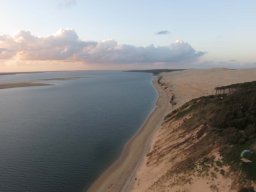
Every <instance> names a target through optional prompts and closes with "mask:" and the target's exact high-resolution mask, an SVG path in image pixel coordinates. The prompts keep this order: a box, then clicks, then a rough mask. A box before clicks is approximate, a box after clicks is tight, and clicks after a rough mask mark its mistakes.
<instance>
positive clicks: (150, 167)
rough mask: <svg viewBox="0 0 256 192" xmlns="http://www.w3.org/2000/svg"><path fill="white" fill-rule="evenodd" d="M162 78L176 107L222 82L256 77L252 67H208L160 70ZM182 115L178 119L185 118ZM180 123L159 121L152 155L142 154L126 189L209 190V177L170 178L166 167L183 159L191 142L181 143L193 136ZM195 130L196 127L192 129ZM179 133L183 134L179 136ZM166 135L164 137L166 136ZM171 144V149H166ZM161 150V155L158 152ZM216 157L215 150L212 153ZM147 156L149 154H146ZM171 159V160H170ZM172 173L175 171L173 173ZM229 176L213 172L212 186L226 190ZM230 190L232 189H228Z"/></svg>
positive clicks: (209, 92) (255, 78)
mask: <svg viewBox="0 0 256 192" xmlns="http://www.w3.org/2000/svg"><path fill="white" fill-rule="evenodd" d="M161 75H162V76H163V81H164V82H165V84H166V85H167V86H168V88H169V89H171V91H172V93H173V94H175V102H176V103H177V105H176V107H179V106H181V105H182V104H184V103H186V102H187V101H190V100H191V99H194V98H197V97H200V96H206V95H210V94H214V93H215V90H214V88H215V87H217V86H222V85H229V84H234V83H242V82H249V81H255V80H256V69H239V70H229V69H208V70H186V71H181V72H172V73H163V74H161ZM187 118H190V117H185V118H184V119H183V120H182V121H186V119H187ZM181 123H182V122H179V121H176V122H175V121H174V122H172V123H163V124H162V126H160V127H158V128H157V131H156V132H155V133H154V136H153V137H152V140H151V141H152V142H151V146H150V148H151V149H150V151H151V152H152V155H149V154H148V155H147V156H144V158H143V162H142V163H141V166H140V167H139V168H138V169H137V171H136V175H135V176H134V179H133V181H134V182H133V183H131V185H133V186H132V187H131V189H130V190H129V191H134V192H135V191H136V192H143V191H190V192H197V191H204V192H208V191H209V192H210V191H212V190H213V189H212V186H213V185H212V184H213V183H212V180H211V178H210V177H205V178H201V177H196V176H194V177H192V179H191V180H189V181H186V179H185V178H189V177H190V174H191V173H190V174H189V175H186V174H180V175H178V176H177V177H176V176H175V177H172V176H171V177H170V175H171V173H170V172H169V173H168V176H167V175H166V174H167V170H168V169H170V170H171V169H173V168H177V167H178V166H179V165H180V163H181V162H182V161H184V160H185V159H186V155H184V154H186V153H187V152H185V149H186V148H188V147H189V146H191V145H192V144H193V142H185V140H186V139H190V137H193V135H194V134H196V132H191V133H190V134H189V135H184V133H183V131H182V129H180V128H179V125H180V124H181ZM196 131H198V129H196ZM181 135H184V136H182V137H180V136H181ZM167 136H168V137H167ZM177 144H178V145H179V146H180V147H177V148H176V147H175V148H173V149H172V150H171V152H170V151H169V152H167V151H166V150H167V149H168V150H169V149H171V148H172V147H171V146H176V145H177ZM162 152H164V156H162V157H160V154H161V153H162ZM212 153H213V154H214V155H215V156H217V157H218V154H216V151H213V152H212ZM149 156H151V157H149ZM170 159H171V161H170ZM174 175H175V173H174ZM232 185H233V183H232V180H230V178H226V177H223V176H222V175H221V174H216V179H215V180H214V186H218V189H219V190H220V191H230V190H229V188H230V186H232ZM231 191H232V190H231ZM235 191H237V190H236V189H235Z"/></svg>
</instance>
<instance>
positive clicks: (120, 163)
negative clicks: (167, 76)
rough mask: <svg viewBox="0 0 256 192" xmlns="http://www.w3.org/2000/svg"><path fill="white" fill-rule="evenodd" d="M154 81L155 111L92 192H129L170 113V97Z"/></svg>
mask: <svg viewBox="0 0 256 192" xmlns="http://www.w3.org/2000/svg"><path fill="white" fill-rule="evenodd" d="M157 79H158V78H157V77H156V78H155V79H154V80H153V85H154V88H155V89H156V91H157V93H158V98H157V101H156V104H155V107H154V109H153V110H152V112H151V113H150V115H149V116H148V118H147V119H146V120H145V122H144V123H143V125H142V126H141V128H140V129H139V130H138V132H137V133H136V134H135V135H134V136H133V137H132V138H131V139H130V141H129V142H128V143H127V144H126V145H125V147H124V149H123V151H122V153H121V155H120V157H119V158H118V159H117V160H116V161H115V162H114V163H113V164H112V165H111V166H110V167H109V168H108V169H107V170H106V171H105V172H103V174H102V175H100V177H99V178H98V179H97V180H96V181H95V182H94V183H93V184H92V185H91V187H90V188H89V190H88V191H91V192H95V191H97V192H108V191H109V192H110V191H111V192H115V191H129V187H130V183H131V182H132V180H133V179H134V177H133V176H134V174H135V173H136V169H137V167H138V166H139V165H140V163H141V161H142V159H143V157H144V155H146V153H147V152H148V150H149V145H150V140H151V137H152V135H153V133H154V131H155V130H156V128H157V127H159V126H160V124H161V122H162V120H163V117H164V116H165V114H166V113H167V111H169V107H170V105H169V96H168V93H167V92H166V90H164V89H163V88H162V87H161V86H160V85H159V84H158V83H157Z"/></svg>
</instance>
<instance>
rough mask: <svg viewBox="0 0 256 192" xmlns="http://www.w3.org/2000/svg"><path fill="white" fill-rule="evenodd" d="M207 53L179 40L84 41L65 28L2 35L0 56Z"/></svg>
mask: <svg viewBox="0 0 256 192" xmlns="http://www.w3.org/2000/svg"><path fill="white" fill-rule="evenodd" d="M204 54H205V53H204V52H201V51H196V50H195V49H194V48H193V47H192V46H191V45H190V44H188V43H186V42H183V41H176V42H175V43H172V44H170V45H169V46H154V45H150V46H146V47H139V46H133V45H127V44H120V43H118V42H116V41H114V40H107V41H100V42H96V41H83V40H81V39H80V38H79V37H78V35H77V33H76V32H75V31H74V30H72V29H61V30H59V31H58V32H57V33H55V34H53V35H50V36H47V37H37V36H34V35H32V34H31V32H29V31H20V32H19V33H18V34H16V35H15V36H8V35H2V36H0V59H13V58H15V59H18V60H24V61H25V60H26V61H27V60H38V61H47V60H51V61H54V60H55V61H82V62H84V63H87V64H88V63H90V64H146V63H166V64H169V63H175V64H177V63H188V62H192V61H196V60H197V59H198V58H200V57H201V56H203V55H204Z"/></svg>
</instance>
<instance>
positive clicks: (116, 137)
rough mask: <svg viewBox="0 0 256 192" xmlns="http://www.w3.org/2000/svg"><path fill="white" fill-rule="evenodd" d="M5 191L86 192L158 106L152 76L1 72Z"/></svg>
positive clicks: (1, 180)
mask: <svg viewBox="0 0 256 192" xmlns="http://www.w3.org/2000/svg"><path fill="white" fill-rule="evenodd" d="M60 77H83V78H78V79H72V80H67V81H58V80H52V81H46V82H47V83H53V84H54V85H50V86H43V87H26V88H15V89H3V90H0V192H79V191H81V190H82V189H83V188H84V187H85V188H87V187H88V186H89V185H90V184H91V183H92V182H93V181H94V180H95V179H96V178H97V176H99V174H100V173H101V172H102V171H103V170H104V169H105V168H107V166H109V165H110V164H111V163H112V162H113V161H114V160H115V159H116V158H117V157H118V155H119V154H120V152H121V150H122V147H123V146H124V144H125V143H126V142H127V141H128V140H129V138H131V137H132V135H134V133H135V132H136V131H137V130H138V129H139V127H140V125H141V124H142V123H143V121H144V120H145V118H146V117H147V116H148V114H149V113H150V111H151V110H152V108H153V106H154V103H155V100H156V92H155V90H154V88H153V87H152V83H151V81H152V78H153V77H152V75H151V74H146V73H127V72H57V73H56V72H55V73H54V72H49V73H35V74H18V75H0V83H4V82H18V81H29V80H38V79H40V80H41V81H44V79H49V78H60Z"/></svg>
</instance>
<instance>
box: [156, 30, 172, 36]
mask: <svg viewBox="0 0 256 192" xmlns="http://www.w3.org/2000/svg"><path fill="white" fill-rule="evenodd" d="M170 33H171V32H170V31H167V30H162V31H158V32H157V33H156V35H169V34H170Z"/></svg>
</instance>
